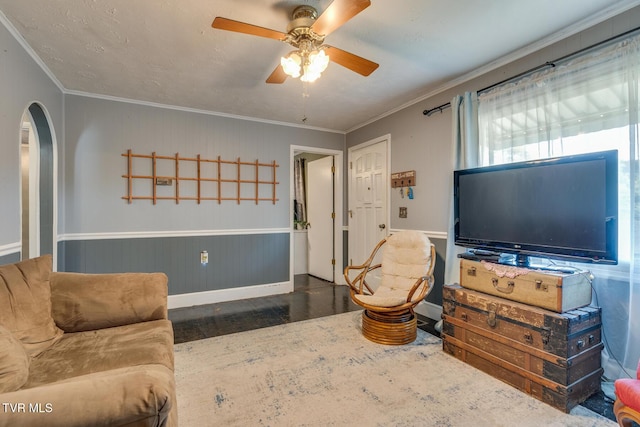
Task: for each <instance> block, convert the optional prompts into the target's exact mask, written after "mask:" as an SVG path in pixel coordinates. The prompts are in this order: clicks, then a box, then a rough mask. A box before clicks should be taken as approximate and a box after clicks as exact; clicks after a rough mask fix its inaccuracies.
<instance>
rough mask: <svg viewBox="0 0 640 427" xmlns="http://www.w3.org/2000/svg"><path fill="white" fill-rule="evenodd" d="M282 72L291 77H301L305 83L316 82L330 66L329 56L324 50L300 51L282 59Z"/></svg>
mask: <svg viewBox="0 0 640 427" xmlns="http://www.w3.org/2000/svg"><path fill="white" fill-rule="evenodd" d="M280 65H282V70H283V71H284V72H285V73H286V74H287V75H288V76H290V77H294V78H297V77H300V80H302V81H303V82H314V81H316V80H317V79H318V78H319V77H320V75H321V74H322V72H323V71H324V70H326V69H327V66H328V65H329V55H327V54H326V53H325V52H324V50H323V49H318V50H313V51H311V52H310V53H306V52H303V51H300V50H296V51H294V52H291V53H290V54H289V55H287V56H285V57H282V58H280Z"/></svg>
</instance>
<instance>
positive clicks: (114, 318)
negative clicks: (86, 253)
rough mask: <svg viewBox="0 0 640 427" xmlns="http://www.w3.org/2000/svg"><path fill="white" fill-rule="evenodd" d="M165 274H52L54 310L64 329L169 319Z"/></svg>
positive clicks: (52, 307) (54, 314) (76, 329)
mask: <svg viewBox="0 0 640 427" xmlns="http://www.w3.org/2000/svg"><path fill="white" fill-rule="evenodd" d="M167 282H168V278H167V276H166V274H164V273H117V274H83V273H56V272H54V273H51V276H50V283H51V313H52V316H53V319H54V321H55V322H56V324H57V325H58V327H59V328H61V329H62V330H64V331H65V332H81V331H88V330H95V329H103V328H110V327H114V326H122V325H129V324H132V323H139V322H146V321H150V320H159V319H167V318H168V315H167V293H168V285H167Z"/></svg>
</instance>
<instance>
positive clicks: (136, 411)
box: [0, 365, 177, 427]
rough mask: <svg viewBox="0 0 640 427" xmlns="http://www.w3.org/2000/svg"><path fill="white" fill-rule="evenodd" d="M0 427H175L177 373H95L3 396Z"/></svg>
mask: <svg viewBox="0 0 640 427" xmlns="http://www.w3.org/2000/svg"><path fill="white" fill-rule="evenodd" d="M0 402H1V403H0V405H1V406H0V414H1V415H0V427H9V426H21V427H30V426H33V427H40V426H49V427H57V426H60V427H74V426H124V425H126V426H173V425H177V406H176V405H177V402H176V399H175V380H174V377H173V372H171V370H169V369H167V368H166V367H164V366H160V365H145V366H135V367H129V368H122V369H114V370H112V371H105V372H97V373H94V374H89V375H83V376H80V377H76V378H71V379H68V380H64V381H60V382H56V383H52V384H47V385H44V386H40V387H35V388H30V389H26V390H18V391H15V392H11V393H4V394H0Z"/></svg>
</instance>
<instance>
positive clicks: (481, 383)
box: [175, 311, 617, 427]
mask: <svg viewBox="0 0 640 427" xmlns="http://www.w3.org/2000/svg"><path fill="white" fill-rule="evenodd" d="M360 316H361V312H359V311H358V312H351V313H345V314H339V315H335V316H330V317H324V318H320V319H313V320H308V321H304V322H297V323H291V324H287V325H281V326H274V327H270V328H265V329H259V330H254V331H249V332H242V333H238V334H232V335H225V336H221V337H216V338H209V339H205V340H201V341H193V342H189V343H184V344H178V345H176V346H175V367H176V368H175V369H176V370H175V372H176V382H177V397H178V414H179V419H180V426H181V427H191V426H198V427H202V426H491V427H495V426H536V427H537V426H562V427H565V426H616V425H617V424H616V423H614V422H612V421H610V420H607V419H605V418H603V417H601V416H599V415H597V414H595V413H594V412H591V411H589V410H588V409H586V408H584V407H582V406H578V407H576V408H574V410H573V411H572V413H571V414H565V413H563V412H561V411H559V410H557V409H554V408H553V407H551V406H549V405H546V404H544V403H542V402H540V401H538V400H536V399H534V398H532V397H530V396H528V395H526V394H524V393H522V392H520V391H518V390H516V389H514V388H512V387H510V386H509V385H507V384H505V383H503V382H501V381H499V380H497V379H495V378H493V377H491V376H489V375H487V374H485V373H483V372H481V371H479V370H477V369H475V368H473V367H471V366H468V365H466V364H464V363H462V362H460V361H458V360H457V359H455V358H453V357H451V356H449V355H447V354H445V353H444V352H443V351H442V342H441V341H440V339H438V338H436V337H434V336H432V335H430V334H428V333H426V332H423V331H421V330H418V339H417V340H416V341H415V342H414V343H413V344H410V345H406V346H399V347H395V346H384V345H379V344H375V343H372V342H370V341H368V340H367V339H365V338H364V337H362V334H361V333H360V330H359V327H360Z"/></svg>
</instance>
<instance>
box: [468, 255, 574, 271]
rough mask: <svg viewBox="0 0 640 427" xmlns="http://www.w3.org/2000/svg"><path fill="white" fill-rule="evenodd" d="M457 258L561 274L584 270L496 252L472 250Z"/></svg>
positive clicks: (526, 256) (524, 256)
mask: <svg viewBox="0 0 640 427" xmlns="http://www.w3.org/2000/svg"><path fill="white" fill-rule="evenodd" d="M458 258H462V259H467V260H470V261H485V262H492V263H495V264H501V265H508V266H511V267H518V268H527V269H529V270H534V271H540V272H545V271H547V272H551V273H562V274H574V273H584V270H580V269H579V268H574V267H570V266H564V265H540V264H534V263H532V262H531V258H530V257H529V256H528V255H524V254H517V255H514V254H500V253H497V252H491V251H486V250H482V249H474V250H471V251H468V252H464V253H462V254H459V255H458Z"/></svg>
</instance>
